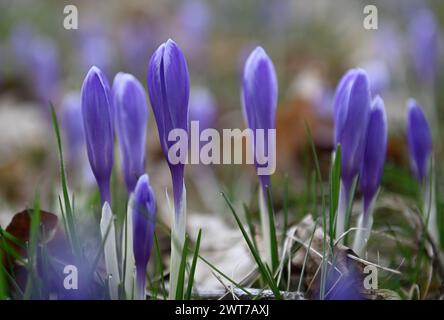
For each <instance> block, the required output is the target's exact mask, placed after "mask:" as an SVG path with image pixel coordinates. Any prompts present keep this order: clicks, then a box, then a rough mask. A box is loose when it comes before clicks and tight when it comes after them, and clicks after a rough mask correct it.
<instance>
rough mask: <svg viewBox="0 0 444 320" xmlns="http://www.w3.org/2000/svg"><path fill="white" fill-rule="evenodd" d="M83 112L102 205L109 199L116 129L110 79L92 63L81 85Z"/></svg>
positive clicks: (90, 161) (87, 140) (89, 157)
mask: <svg viewBox="0 0 444 320" xmlns="http://www.w3.org/2000/svg"><path fill="white" fill-rule="evenodd" d="M81 96H82V115H83V127H84V131H85V140H86V147H87V151H88V159H89V163H90V165H91V169H92V171H93V173H94V176H95V177H96V181H97V184H98V186H99V190H100V196H101V200H102V204H103V203H105V202H108V203H109V202H110V198H111V196H110V177H111V171H112V167H113V160H114V152H113V148H114V129H113V122H112V119H113V117H112V110H111V104H110V88H109V84H108V80H107V79H106V77H105V75H104V74H103V73H102V71H100V69H99V68H97V67H95V66H93V67H92V68H91V69H90V70H89V71H88V74H87V75H86V77H85V80H84V81H83V85H82V92H81Z"/></svg>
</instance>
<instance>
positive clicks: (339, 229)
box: [336, 180, 348, 243]
mask: <svg viewBox="0 0 444 320" xmlns="http://www.w3.org/2000/svg"><path fill="white" fill-rule="evenodd" d="M347 206H348V202H347V192H346V190H345V187H344V184H343V183H342V180H341V183H340V187H339V201H338V209H337V212H336V238H337V239H338V238H340V237H341V236H342V234H343V233H344V230H345V220H346V214H347ZM341 239H343V237H341ZM340 243H342V240H341V241H340Z"/></svg>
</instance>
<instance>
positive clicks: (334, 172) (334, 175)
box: [329, 144, 341, 248]
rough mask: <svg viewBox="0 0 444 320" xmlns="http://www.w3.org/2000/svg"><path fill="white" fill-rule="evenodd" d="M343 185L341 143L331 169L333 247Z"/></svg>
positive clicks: (330, 220)
mask: <svg viewBox="0 0 444 320" xmlns="http://www.w3.org/2000/svg"><path fill="white" fill-rule="evenodd" d="M340 187H341V145H340V144H338V145H337V147H336V152H335V157H334V161H333V165H332V167H331V171H330V218H329V222H330V227H329V235H330V247H331V248H333V242H334V239H336V223H335V221H336V213H337V209H338V203H339V190H340Z"/></svg>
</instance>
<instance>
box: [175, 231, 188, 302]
mask: <svg viewBox="0 0 444 320" xmlns="http://www.w3.org/2000/svg"><path fill="white" fill-rule="evenodd" d="M187 247H188V237H185V242H184V244H183V248H182V258H181V260H180V266H179V275H178V278H177V288H176V300H183V291H184V283H185V269H186V265H187Z"/></svg>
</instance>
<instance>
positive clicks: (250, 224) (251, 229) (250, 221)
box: [242, 203, 257, 250]
mask: <svg viewBox="0 0 444 320" xmlns="http://www.w3.org/2000/svg"><path fill="white" fill-rule="evenodd" d="M242 206H243V208H244V212H245V218H246V220H247V225H248V231H249V232H250V236H251V240H252V242H253V245H254V248H255V249H256V250H257V242H256V231H255V229H254V225H253V217H252V214H251V211H250V209H249V208H248V207H247V205H246V204H245V203H244V204H243V205H242Z"/></svg>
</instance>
